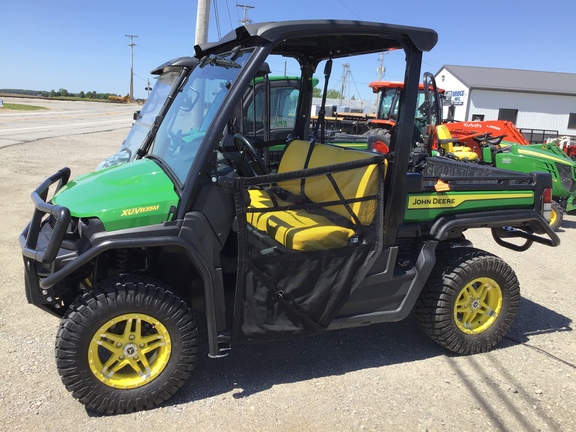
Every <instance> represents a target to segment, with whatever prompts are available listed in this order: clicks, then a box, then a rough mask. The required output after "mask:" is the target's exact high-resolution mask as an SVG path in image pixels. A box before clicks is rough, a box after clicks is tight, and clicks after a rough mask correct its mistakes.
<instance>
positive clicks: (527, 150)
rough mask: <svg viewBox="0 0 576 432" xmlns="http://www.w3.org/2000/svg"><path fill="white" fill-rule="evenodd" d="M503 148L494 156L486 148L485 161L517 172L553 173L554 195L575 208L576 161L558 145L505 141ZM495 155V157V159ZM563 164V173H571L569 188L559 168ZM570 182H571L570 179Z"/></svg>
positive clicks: (571, 207)
mask: <svg viewBox="0 0 576 432" xmlns="http://www.w3.org/2000/svg"><path fill="white" fill-rule="evenodd" d="M500 147H504V148H505V149H506V150H505V151H504V152H501V153H496V154H495V155H492V153H491V151H490V148H489V147H485V148H484V149H483V152H482V156H483V159H484V161H486V162H487V163H492V164H493V165H494V166H496V167H498V168H502V169H508V170H510V171H516V172H524V173H531V172H548V173H550V174H551V175H552V196H553V197H554V199H556V200H559V199H562V200H566V211H572V210H575V209H576V169H575V167H576V162H575V161H573V160H572V159H571V158H570V157H569V156H567V155H566V153H564V152H563V151H562V150H560V149H559V148H558V146H557V145H556V144H553V143H552V144H531V145H520V144H516V143H511V142H506V141H502V142H501V143H500ZM493 157H494V160H493V159H492V158H493ZM559 166H563V167H566V168H564V170H565V171H570V174H566V172H565V173H564V176H565V177H566V176H570V177H571V179H572V181H571V184H572V185H571V186H570V187H569V188H568V189H567V188H566V187H565V185H566V184H567V182H566V178H565V179H564V180H565V183H564V185H563V184H562V177H561V174H560V172H559V171H558V169H559V168H558V167H559ZM568 183H570V182H568Z"/></svg>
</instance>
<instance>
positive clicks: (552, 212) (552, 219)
mask: <svg viewBox="0 0 576 432" xmlns="http://www.w3.org/2000/svg"><path fill="white" fill-rule="evenodd" d="M557 217H558V214H557V213H556V210H554V207H552V209H551V210H550V224H549V225H550V226H554V224H555V223H556V218H557Z"/></svg>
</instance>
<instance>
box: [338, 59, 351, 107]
mask: <svg viewBox="0 0 576 432" xmlns="http://www.w3.org/2000/svg"><path fill="white" fill-rule="evenodd" d="M350 73H351V72H350V63H344V64H343V65H342V87H341V88H342V90H341V91H340V105H342V99H346V94H348V93H350V92H349V89H348V87H349V83H348V77H349V76H350Z"/></svg>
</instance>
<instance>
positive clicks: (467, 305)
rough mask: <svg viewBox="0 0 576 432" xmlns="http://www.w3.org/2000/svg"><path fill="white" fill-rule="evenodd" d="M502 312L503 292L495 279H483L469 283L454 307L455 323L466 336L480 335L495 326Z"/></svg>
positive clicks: (459, 295)
mask: <svg viewBox="0 0 576 432" xmlns="http://www.w3.org/2000/svg"><path fill="white" fill-rule="evenodd" d="M501 310H502V290H501V289H500V285H498V284H497V283H496V281H494V280H493V279H490V278H487V277H481V278H477V279H474V280H473V281H471V282H470V283H468V284H467V285H466V286H465V287H464V288H463V289H462V291H460V293H459V294H458V297H457V299H456V304H455V305H454V322H455V323H456V325H457V326H458V328H459V329H460V330H461V331H462V332H463V333H466V334H478V333H482V332H484V331H486V330H487V329H489V328H490V326H492V324H494V322H495V321H496V320H497V319H498V316H499V315H500V311H501Z"/></svg>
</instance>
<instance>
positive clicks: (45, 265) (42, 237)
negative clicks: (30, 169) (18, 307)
mask: <svg viewBox="0 0 576 432" xmlns="http://www.w3.org/2000/svg"><path fill="white" fill-rule="evenodd" d="M69 178H70V169H69V168H62V169H61V170H60V171H58V172H57V173H55V174H53V175H52V176H50V177H48V178H47V179H46V180H44V181H43V182H42V183H41V184H40V186H38V187H37V188H36V189H35V190H34V192H32V195H31V197H32V201H33V202H34V206H35V209H34V214H33V216H32V219H31V221H30V223H29V224H28V226H26V228H24V231H22V234H20V236H19V239H18V240H19V242H20V248H21V250H22V257H23V259H24V277H25V285H26V298H27V300H28V302H29V303H32V304H34V305H36V306H38V307H40V308H42V309H44V310H46V311H48V312H51V313H54V314H56V315H58V316H60V315H61V313H59V311H58V310H59V309H60V308H61V304H60V301H59V299H58V287H45V288H43V287H42V286H41V284H42V280H44V279H45V278H46V277H48V276H49V275H50V274H52V273H53V272H54V271H55V269H56V268H58V267H61V266H62V265H63V263H64V262H65V261H68V260H71V259H74V258H75V257H76V256H77V251H74V250H65V249H62V242H63V240H64V237H65V235H66V231H67V229H68V226H69V224H70V219H71V218H70V211H69V210H68V208H66V207H62V206H58V205H54V204H52V203H51V202H50V201H49V200H48V191H49V189H50V187H51V186H52V185H53V184H55V183H57V185H56V190H55V192H54V193H56V192H58V191H59V190H60V189H61V188H62V187H63V186H64V185H65V184H66V183H68V180H69ZM46 215H49V216H50V218H51V219H52V221H53V224H52V225H51V224H50V223H49V221H47V220H46Z"/></svg>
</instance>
